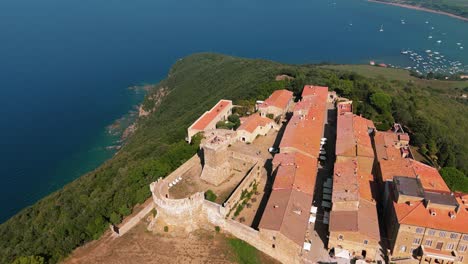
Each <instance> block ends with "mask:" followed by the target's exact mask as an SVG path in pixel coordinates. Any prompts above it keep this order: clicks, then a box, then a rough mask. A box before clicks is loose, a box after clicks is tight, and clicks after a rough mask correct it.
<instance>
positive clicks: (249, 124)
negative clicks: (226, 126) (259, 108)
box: [237, 114, 274, 133]
mask: <svg viewBox="0 0 468 264" xmlns="http://www.w3.org/2000/svg"><path fill="white" fill-rule="evenodd" d="M272 122H274V121H273V120H271V119H270V118H266V117H262V116H260V115H259V114H253V115H250V116H248V117H247V118H245V119H244V120H243V122H242V124H241V125H240V126H239V128H238V129H237V130H245V131H247V132H250V133H252V132H254V130H255V129H256V128H257V127H259V126H266V125H268V124H270V123H272Z"/></svg>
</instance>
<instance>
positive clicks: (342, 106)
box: [336, 101, 353, 115]
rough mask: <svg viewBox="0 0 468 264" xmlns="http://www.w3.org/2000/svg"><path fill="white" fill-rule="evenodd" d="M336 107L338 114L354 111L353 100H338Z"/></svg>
mask: <svg viewBox="0 0 468 264" xmlns="http://www.w3.org/2000/svg"><path fill="white" fill-rule="evenodd" d="M336 108H337V109H338V115H342V114H344V113H352V112H353V103H352V102H351V101H345V102H338V103H337V104H336Z"/></svg>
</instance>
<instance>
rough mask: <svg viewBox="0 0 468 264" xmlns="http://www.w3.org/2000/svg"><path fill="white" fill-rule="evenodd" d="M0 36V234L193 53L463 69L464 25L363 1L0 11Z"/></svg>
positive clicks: (97, 159)
mask: <svg viewBox="0 0 468 264" xmlns="http://www.w3.org/2000/svg"><path fill="white" fill-rule="evenodd" d="M402 19H404V20H405V24H404V25H403V24H402V23H401V20H402ZM425 21H428V22H429V24H426V23H425ZM351 24H352V25H351ZM381 25H383V28H384V31H383V32H380V31H379V29H380V27H381ZM431 27H434V29H431ZM0 32H1V34H0V94H1V96H0V114H1V116H2V122H0V180H1V181H2V184H1V185H0V209H1V210H0V222H1V221H3V220H5V219H7V218H8V217H10V216H11V215H13V214H14V213H16V212H18V211H19V210H20V209H21V208H23V207H25V206H27V205H30V204H32V203H34V202H35V201H37V200H38V199H40V198H41V197H43V196H45V195H46V194H48V193H50V192H52V191H54V190H56V189H58V188H60V187H61V186H63V185H64V184H66V183H68V182H70V181H72V180H73V179H75V178H76V177H78V176H79V175H81V174H82V173H84V172H86V171H89V170H91V169H93V168H95V167H96V166H98V165H99V164H101V163H102V162H103V161H104V160H106V159H108V158H110V157H111V156H112V155H113V154H114V150H109V149H108V148H107V147H108V146H112V145H115V144H116V140H117V139H118V138H117V137H115V136H111V135H109V134H108V133H107V132H106V131H107V130H106V127H107V126H108V125H110V124H112V123H113V122H114V120H116V119H118V118H120V117H122V116H123V115H125V114H126V113H128V111H129V110H131V109H132V107H133V106H134V105H135V104H136V103H137V102H138V101H139V100H141V97H142V95H141V94H135V93H133V92H131V91H129V90H128V89H127V87H129V86H131V85H135V84H140V83H144V82H145V83H151V82H155V81H157V80H160V79H162V78H164V77H165V75H166V74H167V71H168V69H169V67H170V66H171V65H172V64H173V63H174V62H175V61H176V60H177V59H178V58H180V57H183V56H186V55H189V54H191V53H194V52H202V51H203V52H205V51H209V52H220V53H226V54H231V55H236V56H243V57H252V58H265V59H271V60H278V61H282V62H287V63H311V62H323V61H328V62H337V63H367V62H368V61H369V60H376V61H378V62H384V63H390V64H395V65H400V66H404V67H408V66H413V64H414V62H413V61H412V60H410V59H409V58H408V56H404V55H402V54H400V52H401V51H402V50H406V49H410V50H412V51H415V52H417V53H418V54H423V53H425V52H424V51H425V50H428V49H430V50H437V51H438V52H440V53H442V54H444V58H446V59H447V60H448V61H457V60H458V61H460V63H462V65H465V64H468V54H467V51H466V50H467V49H468V23H467V22H463V21H460V20H456V19H453V18H449V17H445V16H441V15H436V14H430V13H424V12H419V11H415V10H408V9H402V8H398V7H392V6H386V5H380V4H375V3H368V2H366V1H364V0H334V1H322V0H308V1H306V0H298V1H278V0H269V1H266V0H253V1H252V0H249V1H247V0H238V1H222V0H204V1H201V0H184V1H173V0H134V1H123V0H106V1H104V0H92V1H91V0H80V1H77V0H70V1H59V0H43V1H33V0H3V1H1V2H0ZM429 34H432V35H434V38H433V39H428V36H429ZM436 40H442V42H441V43H440V44H438V43H437V42H436ZM456 43H462V44H466V46H467V47H466V48H465V49H464V50H461V49H460V48H459V47H457V44H456Z"/></svg>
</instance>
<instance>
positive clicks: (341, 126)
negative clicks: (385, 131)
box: [335, 113, 375, 158]
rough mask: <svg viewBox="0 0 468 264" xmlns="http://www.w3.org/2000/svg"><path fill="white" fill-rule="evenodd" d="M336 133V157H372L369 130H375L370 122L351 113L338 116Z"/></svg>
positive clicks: (372, 151)
mask: <svg viewBox="0 0 468 264" xmlns="http://www.w3.org/2000/svg"><path fill="white" fill-rule="evenodd" d="M337 123H338V125H337V132H336V150H335V153H336V155H337V156H349V157H355V156H362V157H371V158H373V157H374V150H373V148H372V142H371V139H370V136H369V132H368V130H369V128H375V126H374V123H372V121H370V120H368V119H366V118H363V117H361V116H357V115H354V114H352V113H345V114H342V115H338V120H337Z"/></svg>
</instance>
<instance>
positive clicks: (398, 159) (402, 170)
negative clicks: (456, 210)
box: [374, 132, 450, 192]
mask: <svg viewBox="0 0 468 264" xmlns="http://www.w3.org/2000/svg"><path fill="white" fill-rule="evenodd" d="M374 142H375V148H376V152H377V159H378V160H379V166H380V171H381V175H382V180H383V181H384V182H385V181H393V177H395V176H408V177H416V176H418V177H419V179H420V180H421V183H422V186H423V188H424V189H426V190H439V191H447V192H449V191H450V189H449V188H448V186H447V184H446V183H445V181H444V180H443V179H442V176H440V174H439V172H438V171H437V169H435V168H433V167H431V166H428V165H426V164H424V163H421V162H419V161H416V160H413V159H410V158H403V157H402V156H401V152H400V149H399V148H398V147H397V146H396V144H397V142H398V134H397V133H393V132H376V134H375V137H374Z"/></svg>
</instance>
